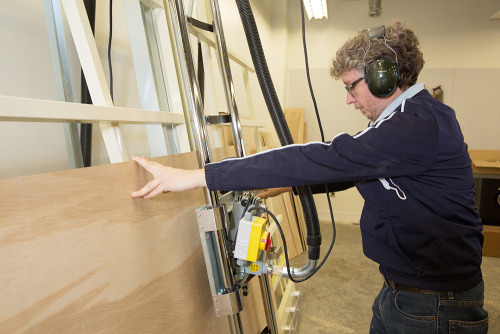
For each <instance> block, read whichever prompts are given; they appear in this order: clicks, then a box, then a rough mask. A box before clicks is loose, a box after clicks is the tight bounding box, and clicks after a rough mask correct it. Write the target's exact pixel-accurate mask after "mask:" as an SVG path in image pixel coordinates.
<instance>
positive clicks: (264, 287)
mask: <svg viewBox="0 0 500 334" xmlns="http://www.w3.org/2000/svg"><path fill="white" fill-rule="evenodd" d="M209 2H210V11H211V13H212V25H213V28H214V39H215V49H216V51H217V60H218V62H219V68H220V72H221V77H222V81H223V83H224V92H225V94H226V103H227V108H228V110H229V114H230V115H231V130H232V134H233V142H234V146H235V150H236V154H238V156H240V157H244V156H245V155H246V153H245V146H244V142H243V137H242V136H241V133H242V131H241V124H240V119H239V115H238V108H237V106H236V97H235V94H234V86H233V79H232V75H231V67H230V64H229V57H228V55H227V47H226V40H225V37H224V31H223V28H222V21H221V17H220V9H219V2H218V0H210V1H209ZM259 282H260V287H261V292H262V300H263V303H264V310H265V313H266V320H267V328H268V330H269V333H270V334H277V333H279V332H278V327H277V326H278V322H277V319H276V314H275V311H274V310H275V308H274V305H273V298H272V296H271V294H272V287H271V284H270V283H269V277H268V276H267V275H261V276H259Z"/></svg>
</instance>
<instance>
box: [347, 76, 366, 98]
mask: <svg viewBox="0 0 500 334" xmlns="http://www.w3.org/2000/svg"><path fill="white" fill-rule="evenodd" d="M363 79H364V77H362V78H359V79H358V80H356V81H354V82H353V83H352V84H350V85H349V86H345V89H346V90H347V91H348V92H349V94H351V96H352V97H355V96H354V92H353V90H354V88H355V87H356V85H357V84H358V83H359V82H360V81H361V80H363Z"/></svg>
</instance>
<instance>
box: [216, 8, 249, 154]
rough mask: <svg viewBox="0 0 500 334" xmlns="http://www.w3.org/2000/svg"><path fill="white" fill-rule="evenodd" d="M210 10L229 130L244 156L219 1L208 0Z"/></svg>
mask: <svg viewBox="0 0 500 334" xmlns="http://www.w3.org/2000/svg"><path fill="white" fill-rule="evenodd" d="M210 10H211V13H212V21H213V22H212V25H213V27H214V38H215V49H216V51H217V61H218V62H219V68H220V72H221V77H222V82H223V83H224V92H225V94H226V103H227V109H228V111H229V114H230V115H231V130H232V134H233V142H234V146H235V150H236V154H237V155H238V156H240V157H244V156H245V155H246V154H245V145H244V143H243V137H242V136H241V124H240V118H239V115H238V108H237V107H236V97H235V94H234V85H233V77H232V75H231V67H230V64H229V57H228V56H227V48H226V39H225V38H224V31H223V29H222V21H221V18H220V10H219V2H218V1H217V0H210Z"/></svg>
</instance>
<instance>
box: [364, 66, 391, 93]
mask: <svg viewBox="0 0 500 334" xmlns="http://www.w3.org/2000/svg"><path fill="white" fill-rule="evenodd" d="M398 76H399V71H398V66H397V64H396V63H394V62H393V61H392V60H390V59H388V58H379V59H376V60H374V61H373V62H372V63H371V64H370V65H369V66H368V68H367V67H366V66H365V81H366V84H367V85H368V88H369V89H370V92H371V93H372V94H373V95H374V96H376V97H387V96H389V95H391V94H392V93H393V92H394V90H395V89H396V87H397V84H398Z"/></svg>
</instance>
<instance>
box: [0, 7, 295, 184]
mask: <svg viewBox="0 0 500 334" xmlns="http://www.w3.org/2000/svg"><path fill="white" fill-rule="evenodd" d="M185 2H186V6H187V4H188V3H189V1H185ZM252 4H253V7H254V14H255V17H256V21H257V24H258V25H259V29H260V32H261V38H262V42H263V45H264V47H265V48H266V49H269V48H270V46H272V45H273V34H272V33H271V32H270V31H271V29H272V8H273V5H272V4H271V2H269V1H265V0H255V1H253V2H252ZM220 7H221V17H222V20H223V25H224V33H225V36H226V42H227V44H228V47H229V48H231V49H233V50H235V51H236V52H237V53H238V54H239V55H242V56H244V58H245V59H246V60H247V61H248V62H250V63H251V58H250V53H249V51H248V46H247V44H246V40H245V38H244V33H243V28H242V25H241V21H240V18H239V14H238V11H237V8H236V4H235V3H234V2H233V1H220ZM63 21H64V24H65V34H66V40H67V47H68V53H69V59H70V67H71V78H72V86H73V95H74V98H75V101H80V65H79V60H78V56H77V54H76V51H75V48H74V45H73V41H72V37H71V34H70V31H69V29H68V26H67V24H66V18H65V17H64V13H63ZM285 27H286V26H285ZM108 32H109V1H97V10H96V29H95V39H96V44H97V48H98V51H99V54H100V56H101V62H102V66H103V68H104V72H105V74H106V78H107V79H108V82H109V73H108V64H107V48H108ZM0 41H2V51H1V52H0V95H7V96H19V97H28V98H38V99H47V100H57V99H58V95H57V90H56V85H55V76H54V70H53V65H52V58H51V53H50V48H49V39H48V34H47V28H46V21H45V13H44V8H43V3H42V1H31V0H18V1H14V2H8V3H7V2H5V3H3V4H1V5H0ZM193 52H194V54H195V57H196V50H195V49H194V50H193ZM281 54H282V57H284V56H283V55H285V54H286V49H284V50H282V51H281ZM111 57H112V65H113V77H114V103H115V105H116V106H120V107H131V108H140V100H139V94H138V89H137V84H136V79H135V73H134V69H133V62H132V56H131V51H130V43H129V39H128V33H127V28H126V25H125V19H124V12H123V6H122V2H121V1H116V0H115V1H113V43H112V56H111ZM271 58H272V57H271ZM213 61H214V62H216V58H215V56H214V57H213ZM231 66H232V74H233V79H234V81H235V91H236V97H237V103H238V109H239V111H240V115H241V116H242V117H243V118H245V117H246V118H249V117H250V115H249V111H248V108H247V105H248V103H247V98H246V96H245V91H244V88H243V79H242V72H241V70H240V68H239V67H238V66H235V65H234V64H233V63H232V64H231ZM216 71H218V69H216ZM281 71H282V72H284V68H283V69H281ZM214 86H216V87H215V90H216V93H217V97H216V101H215V102H214V103H215V109H216V110H217V111H225V110H226V103H225V100H224V94H223V91H222V84H221V81H220V80H219V81H216V83H215V85H214ZM251 87H252V92H253V94H252V96H253V98H252V101H253V104H254V106H255V113H256V118H257V119H259V120H261V121H262V122H270V119H269V116H268V114H267V110H266V107H265V102H264V100H263V98H262V94H261V93H260V89H259V87H258V83H257V79H256V77H255V75H253V77H251ZM283 87H284V83H283V81H281V91H283V90H284V88H283ZM121 130H122V133H123V138H124V141H125V145H126V147H127V151H128V153H129V154H140V155H142V154H144V155H149V149H148V144H147V141H146V132H145V129H144V126H142V125H122V126H121ZM0 152H2V153H1V154H0V178H8V177H15V176H22V175H30V174H39V173H45V172H51V171H58V170H64V169H68V168H69V162H68V157H67V153H66V146H65V137H64V133H63V127H62V125H61V124H52V123H44V124H41V123H17V122H0ZM106 163H109V159H108V158H107V153H106V150H105V147H104V144H103V141H102V136H101V134H100V130H99V128H98V127H97V126H95V127H94V135H93V156H92V164H93V165H96V164H106Z"/></svg>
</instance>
